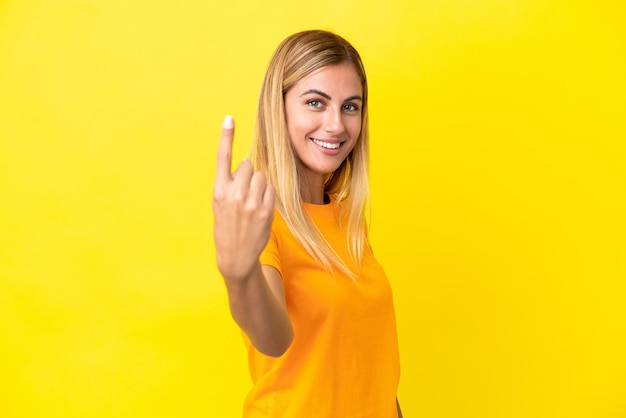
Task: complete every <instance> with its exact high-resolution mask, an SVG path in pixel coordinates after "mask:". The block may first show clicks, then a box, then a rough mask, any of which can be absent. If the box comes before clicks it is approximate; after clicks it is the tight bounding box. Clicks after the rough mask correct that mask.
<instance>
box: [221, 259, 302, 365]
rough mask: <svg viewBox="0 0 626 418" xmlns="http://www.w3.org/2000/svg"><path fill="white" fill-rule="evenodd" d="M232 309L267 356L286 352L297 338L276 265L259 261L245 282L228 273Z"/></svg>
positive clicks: (238, 322) (235, 316)
mask: <svg viewBox="0 0 626 418" xmlns="http://www.w3.org/2000/svg"><path fill="white" fill-rule="evenodd" d="M224 281H225V283H226V289H227V291H228V301H229V304H230V312H231V314H232V316H233V319H234V320H235V322H236V323H237V324H238V325H239V327H240V328H241V329H242V330H243V331H244V332H245V333H246V335H247V336H248V337H249V338H250V341H251V342H252V344H253V345H254V347H255V348H256V349H257V350H259V351H260V352H262V353H263V354H265V355H268V356H273V357H278V356H280V355H282V354H283V353H284V352H285V351H286V350H287V348H289V345H290V344H291V341H292V340H293V328H292V325H291V321H290V320H289V316H288V315H287V308H286V307H285V294H284V291H283V287H282V278H281V277H280V274H279V273H278V271H276V270H275V269H274V268H273V267H269V266H261V265H260V264H258V263H257V265H256V266H255V268H254V270H253V271H252V272H251V273H250V275H249V276H248V277H247V278H246V279H245V280H244V281H242V282H240V281H236V280H230V279H228V278H227V277H226V276H224Z"/></svg>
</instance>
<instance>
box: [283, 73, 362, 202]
mask: <svg viewBox="0 0 626 418" xmlns="http://www.w3.org/2000/svg"><path fill="white" fill-rule="evenodd" d="M362 95H363V88H362V86H361V79H360V78H359V76H358V74H357V72H356V70H355V69H354V67H353V66H352V65H351V64H339V65H331V66H326V67H322V68H320V69H318V70H317V71H314V72H313V73H311V74H309V75H308V76H307V77H304V78H302V79H301V80H299V81H298V82H297V83H296V84H295V85H294V86H293V87H292V88H291V89H289V91H287V93H286V94H285V113H286V116H287V130H288V132H289V138H290V141H291V144H292V145H293V149H294V150H295V152H296V155H297V156H298V159H299V160H300V162H301V164H302V167H303V168H304V170H303V176H302V177H303V178H302V182H303V183H302V185H301V186H302V193H303V196H302V198H303V200H304V201H305V202H309V203H315V204H322V203H323V202H324V179H325V178H326V177H327V176H328V175H329V174H331V173H333V172H334V171H335V170H336V169H337V168H339V166H340V165H341V163H342V162H343V161H344V160H345V159H346V158H347V157H348V155H349V154H350V152H351V151H352V149H353V148H354V146H355V145H356V142H357V140H358V138H359V134H360V133H361V108H362V105H363V99H362ZM314 140H316V141H321V142H322V143H323V144H324V145H326V147H329V146H330V147H336V146H337V145H338V144H339V148H337V149H336V150H329V149H328V148H326V147H324V146H320V144H319V143H315V142H314ZM331 154H332V155H331Z"/></svg>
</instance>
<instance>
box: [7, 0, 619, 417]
mask: <svg viewBox="0 0 626 418" xmlns="http://www.w3.org/2000/svg"><path fill="white" fill-rule="evenodd" d="M625 22H626V13H625V10H624V6H622V5H621V2H618V1H608V0H607V1H601V0H598V1H591V2H588V1H571V0H553V1H550V0H510V1H495V0H492V1H488V0H465V1H462V0H422V1H414V0H402V1H400V0H396V1H393V0H390V1H377V2H371V3H367V2H363V1H360V0H345V1H341V2H337V1H328V0H320V1H317V2H294V1H284V2H281V1H277V0H274V1H267V2H256V1H250V2H242V1H233V2H219V3H217V2H210V1H199V0H190V1H186V2H165V1H156V2H155V1H148V0H136V1H128V0H66V1H59V0H39V1H36V0H4V1H0V140H1V141H0V386H1V387H0V417H3V418H17V417H63V418H69V417H81V418H84V417H93V418H99V417H177V416H181V417H182V416H184V417H237V416H239V415H240V410H241V404H242V401H243V398H244V396H245V393H246V391H247V389H248V387H249V385H250V383H249V378H248V375H247V369H246V358H245V353H244V350H243V344H242V341H241V337H240V334H239V332H238V330H237V328H236V325H235V324H234V322H232V320H231V319H230V316H229V313H228V308H227V301H226V295H225V291H224V286H223V284H222V282H221V279H220V277H219V276H218V274H217V271H216V268H215V266H214V261H213V260H214V250H213V247H212V216H211V188H212V182H213V171H214V165H215V164H214V160H215V152H216V149H217V139H218V135H219V125H220V123H221V120H222V117H223V115H224V114H225V113H231V114H233V115H234V116H235V118H236V121H237V136H236V141H237V142H236V152H235V154H236V158H237V159H240V158H243V157H244V156H245V155H246V152H247V149H248V146H249V138H250V135H251V130H252V124H253V121H254V112H255V106H256V99H257V93H258V91H259V87H260V82H261V78H262V75H263V72H264V69H265V66H266V63H267V61H268V60H269V57H270V55H271V53H272V51H273V50H274V48H275V46H276V45H277V44H278V42H279V41H280V40H282V39H283V38H284V37H285V36H287V35H288V34H290V33H292V32H295V31H298V30H302V29H309V28H324V29H331V30H335V31H337V32H339V33H340V34H342V35H344V36H346V37H347V38H348V39H350V40H351V41H352V42H353V43H354V44H355V45H356V46H357V48H358V49H359V50H360V51H361V53H362V55H363V57H364V60H365V64H366V67H367V69H368V74H369V78H370V86H371V121H372V122H371V129H372V155H373V158H372V196H373V214H374V215H373V220H372V240H373V245H374V248H375V251H376V252H377V255H378V257H379V259H380V261H381V262H382V263H383V265H384V266H385V267H386V270H387V272H388V275H389V277H390V280H391V282H392V285H393V288H394V291H395V298H396V307H397V315H398V326H399V338H400V343H401V356H402V366H403V369H402V370H403V372H402V373H403V374H402V380H401V386H400V389H399V398H400V401H401V403H402V405H403V409H404V412H405V416H406V417H428V418H442V417H454V418H465V417H480V418H492V417H493V418H517V417H525V418H544V417H545V418H553V417H567V418H579V417H580V418H609V417H611V418H617V417H626V359H625V354H626V337H625V336H626V308H625V305H626V302H625V299H626V268H625V263H626V261H625V260H626V245H625V236H626V227H625V226H626V225H625V223H626V222H625V220H624V218H625V213H626V207H625V204H624V189H625V177H626V176H625V169H624V165H625V157H626V155H625V152H624V140H625V138H626V126H625V125H626V122H625V119H626V105H625V103H626V99H625V97H626V83H625V81H624V79H625V74H626V29H625V28H626V24H625ZM320 384H323V382H320ZM311 416H314V413H313V412H312V415H311Z"/></svg>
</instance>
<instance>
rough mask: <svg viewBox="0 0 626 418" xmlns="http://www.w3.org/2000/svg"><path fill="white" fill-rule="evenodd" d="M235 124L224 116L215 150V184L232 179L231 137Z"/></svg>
mask: <svg viewBox="0 0 626 418" xmlns="http://www.w3.org/2000/svg"><path fill="white" fill-rule="evenodd" d="M234 132H235V123H234V121H233V117H232V116H230V115H226V116H225V117H224V122H222V136H221V138H220V145H219V147H218V149H217V175H216V177H215V181H216V182H225V181H227V180H230V179H232V175H231V162H232V158H233V136H234Z"/></svg>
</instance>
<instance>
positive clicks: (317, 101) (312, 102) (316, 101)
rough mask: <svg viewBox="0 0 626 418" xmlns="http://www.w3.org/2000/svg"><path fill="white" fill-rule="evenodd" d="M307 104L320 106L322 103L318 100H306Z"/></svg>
mask: <svg viewBox="0 0 626 418" xmlns="http://www.w3.org/2000/svg"><path fill="white" fill-rule="evenodd" d="M306 104H307V105H309V106H311V107H317V108H319V107H322V106H323V103H322V102H321V101H319V100H309V101H308V102H306Z"/></svg>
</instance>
